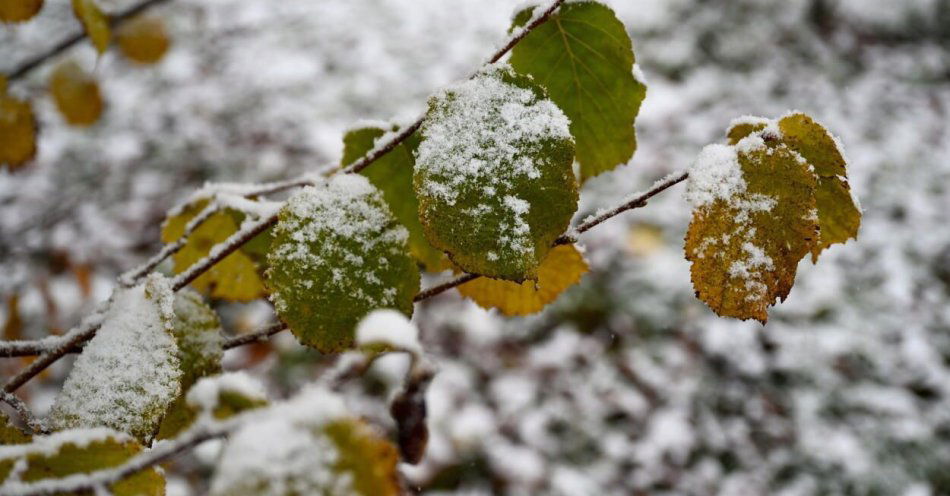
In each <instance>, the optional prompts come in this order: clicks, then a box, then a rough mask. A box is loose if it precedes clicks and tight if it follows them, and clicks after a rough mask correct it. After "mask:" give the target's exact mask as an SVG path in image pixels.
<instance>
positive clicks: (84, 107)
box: [49, 61, 103, 126]
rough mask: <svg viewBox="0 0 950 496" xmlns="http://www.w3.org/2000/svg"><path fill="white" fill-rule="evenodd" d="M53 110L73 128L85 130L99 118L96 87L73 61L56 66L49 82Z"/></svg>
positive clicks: (99, 100)
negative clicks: (53, 103)
mask: <svg viewBox="0 0 950 496" xmlns="http://www.w3.org/2000/svg"><path fill="white" fill-rule="evenodd" d="M49 87H50V92H51V93H52V95H53V101H54V102H56V108H57V109H59V113H61V114H63V118H65V119H66V122H68V123H69V124H71V125H73V126H89V125H92V124H94V123H95V122H96V121H97V120H99V116H100V115H102V107H103V103H102V95H100V94H99V84H98V83H97V82H96V80H95V79H94V78H93V77H92V75H90V74H88V73H87V72H86V71H84V70H83V69H82V67H79V64H77V63H76V62H74V61H68V62H63V63H62V64H60V65H58V66H57V67H56V69H54V70H53V73H52V74H51V75H50V80H49Z"/></svg>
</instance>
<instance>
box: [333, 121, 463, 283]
mask: <svg viewBox="0 0 950 496" xmlns="http://www.w3.org/2000/svg"><path fill="white" fill-rule="evenodd" d="M396 131H398V128H392V129H390V130H389V132H396ZM384 136H387V131H386V130H385V129H382V128H379V127H363V128H360V129H354V130H351V131H349V132H348V133H346V135H345V136H344V137H343V160H342V163H343V164H344V165H345V164H350V163H352V162H354V161H356V160H357V159H359V158H360V157H362V156H363V155H365V154H366V153H367V152H369V151H370V150H372V149H373V148H374V147H375V144H376V142H377V140H379V139H380V138H381V137H384ZM418 147H419V136H418V134H417V133H416V134H413V135H412V136H410V137H409V138H408V139H407V140H406V141H404V142H403V143H401V144H400V145H399V146H397V147H396V148H395V149H393V150H392V151H391V152H389V153H387V154H386V155H383V156H382V157H380V158H379V159H377V160H376V162H374V163H373V166H372V167H367V168H365V169H363V170H362V171H360V174H362V175H364V176H366V178H367V179H369V181H370V182H371V183H373V185H374V186H376V187H377V188H379V190H380V191H381V192H382V193H383V198H384V199H385V200H386V203H387V204H388V205H389V209H390V210H391V211H392V213H393V215H394V216H396V220H398V221H399V223H400V224H402V225H403V226H405V228H406V230H408V231H409V252H410V253H411V254H412V256H413V258H415V259H416V260H417V261H418V262H419V263H420V264H421V265H422V266H423V267H424V268H425V269H426V270H427V271H430V272H439V271H440V270H442V269H443V267H444V258H445V257H444V255H443V254H442V252H441V251H439V250H437V249H435V248H433V247H432V245H430V244H429V241H428V240H426V237H425V234H423V232H422V224H421V223H419V201H418V200H417V199H416V194H415V192H414V191H413V190H412V170H413V167H414V166H415V163H416V160H415V157H414V156H413V155H414V154H415V151H416V149H417V148H418Z"/></svg>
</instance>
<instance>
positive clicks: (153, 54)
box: [116, 16, 170, 64]
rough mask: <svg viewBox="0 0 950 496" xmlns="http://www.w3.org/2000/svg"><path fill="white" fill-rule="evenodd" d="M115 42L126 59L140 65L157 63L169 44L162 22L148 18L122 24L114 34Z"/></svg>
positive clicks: (141, 17) (137, 18)
mask: <svg viewBox="0 0 950 496" xmlns="http://www.w3.org/2000/svg"><path fill="white" fill-rule="evenodd" d="M116 41H118V43H119V49H120V50H122V53H123V54H124V55H125V56H126V57H128V58H129V59H130V60H133V61H135V62H139V63H141V64H153V63H155V62H158V61H159V60H160V59H161V58H162V56H163V55H165V52H166V51H167V50H168V45H169V43H170V42H169V39H168V33H167V32H166V31H165V24H164V23H163V22H162V20H161V19H159V18H157V17H149V16H140V17H136V18H134V19H132V20H130V21H128V22H126V23H124V24H123V25H122V27H120V28H119V29H118V30H117V32H116Z"/></svg>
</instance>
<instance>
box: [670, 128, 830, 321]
mask: <svg viewBox="0 0 950 496" xmlns="http://www.w3.org/2000/svg"><path fill="white" fill-rule="evenodd" d="M689 174H690V177H689V185H688V189H687V198H688V199H689V200H690V202H691V203H692V204H693V207H694V210H693V220H692V222H691V223H690V226H689V231H688V232H687V234H686V258H687V260H689V261H690V262H692V267H691V274H692V280H693V287H694V288H695V290H696V295H697V297H698V298H699V299H701V300H702V301H704V302H706V304H707V305H709V307H710V308H712V310H713V311H715V312H716V313H717V314H719V315H721V316H729V317H736V318H740V319H750V318H751V319H756V320H759V321H760V322H763V323H765V321H766V320H767V319H768V314H767V308H768V307H769V306H770V305H773V304H774V303H775V300H776V298H781V299H783V300H784V299H785V297H787V296H788V293H789V291H790V290H791V288H792V284H793V282H794V280H795V272H796V270H797V267H798V262H799V260H801V259H802V257H804V256H805V255H806V254H807V253H809V252H810V251H811V250H812V248H813V247H814V246H815V244H816V243H817V240H818V218H817V216H816V214H815V188H816V180H815V175H814V173H813V172H812V171H811V167H810V166H809V165H808V163H807V162H805V160H804V159H803V158H802V157H801V156H800V155H799V154H798V153H797V152H795V151H794V150H792V149H791V148H789V147H788V146H787V145H785V144H784V143H782V142H780V141H778V140H777V139H775V138H774V137H770V136H766V137H765V138H763V136H760V135H758V134H756V135H751V136H748V137H746V138H743V139H742V140H741V141H739V142H738V143H736V144H735V145H729V146H727V145H709V146H707V147H706V148H705V149H704V150H703V151H702V153H700V155H699V157H698V158H697V159H696V162H695V164H694V165H693V166H692V168H691V169H690V172H689Z"/></svg>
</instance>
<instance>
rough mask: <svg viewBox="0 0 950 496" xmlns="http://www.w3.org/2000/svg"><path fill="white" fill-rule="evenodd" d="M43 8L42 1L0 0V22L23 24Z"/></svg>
mask: <svg viewBox="0 0 950 496" xmlns="http://www.w3.org/2000/svg"><path fill="white" fill-rule="evenodd" d="M41 8H43V0H0V22H23V21H28V20H30V19H32V18H33V16H35V15H36V14H37V12H39V11H40V9H41Z"/></svg>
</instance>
